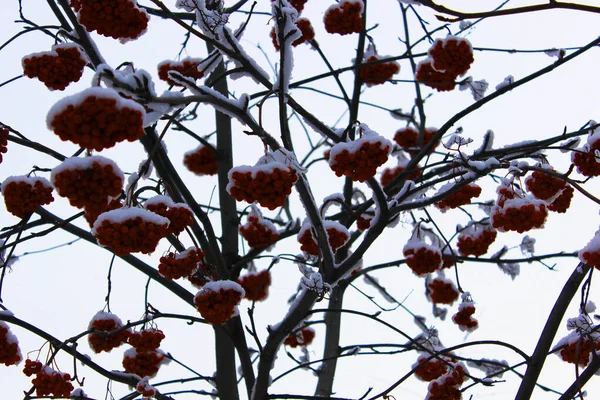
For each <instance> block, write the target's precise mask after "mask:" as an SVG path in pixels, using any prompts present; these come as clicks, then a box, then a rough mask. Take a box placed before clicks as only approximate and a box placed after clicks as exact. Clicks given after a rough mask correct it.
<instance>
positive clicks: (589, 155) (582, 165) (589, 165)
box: [571, 130, 600, 176]
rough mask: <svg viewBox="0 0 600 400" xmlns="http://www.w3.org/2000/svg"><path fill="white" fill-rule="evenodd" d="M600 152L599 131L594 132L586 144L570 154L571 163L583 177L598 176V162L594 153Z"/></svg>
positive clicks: (599, 168)
mask: <svg viewBox="0 0 600 400" xmlns="http://www.w3.org/2000/svg"><path fill="white" fill-rule="evenodd" d="M599 150H600V131H599V130H595V131H593V132H591V133H590V134H589V135H588V137H587V143H586V144H585V145H583V147H581V148H580V149H577V150H576V151H573V152H572V153H571V161H572V162H573V164H575V167H577V171H578V172H579V173H580V174H581V175H584V176H599V175H600V162H598V159H597V158H596V151H599Z"/></svg>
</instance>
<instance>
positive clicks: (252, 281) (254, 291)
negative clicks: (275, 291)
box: [238, 269, 271, 301]
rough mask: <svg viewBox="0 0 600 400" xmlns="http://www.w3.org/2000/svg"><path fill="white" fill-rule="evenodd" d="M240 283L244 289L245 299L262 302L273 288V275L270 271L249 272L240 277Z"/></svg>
mask: <svg viewBox="0 0 600 400" xmlns="http://www.w3.org/2000/svg"><path fill="white" fill-rule="evenodd" d="M238 283H239V284H240V286H241V287H243V288H244V291H245V292H246V294H245V295H244V298H245V299H248V300H250V301H262V300H265V299H266V298H267V297H268V296H269V286H271V273H270V272H269V270H268V269H265V270H264V271H260V272H249V273H247V274H246V275H244V276H240V278H239V279H238Z"/></svg>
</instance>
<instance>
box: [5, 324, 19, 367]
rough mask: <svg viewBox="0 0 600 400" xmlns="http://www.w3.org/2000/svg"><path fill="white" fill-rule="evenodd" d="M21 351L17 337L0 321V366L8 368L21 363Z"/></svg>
mask: <svg viewBox="0 0 600 400" xmlns="http://www.w3.org/2000/svg"><path fill="white" fill-rule="evenodd" d="M22 359H23V357H22V356H21V349H19V341H18V340H17V337H16V336H15V335H14V334H13V333H12V332H11V331H10V327H9V326H8V324H6V323H5V322H3V321H0V364H4V365H6V366H7V367H8V366H9V365H16V364H18V363H20V362H21V360H22Z"/></svg>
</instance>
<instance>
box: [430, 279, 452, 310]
mask: <svg viewBox="0 0 600 400" xmlns="http://www.w3.org/2000/svg"><path fill="white" fill-rule="evenodd" d="M427 288H428V289H429V298H430V299H431V301H432V302H433V304H452V303H454V302H455V301H456V300H457V299H458V296H459V295H460V293H459V292H458V290H457V289H456V286H454V283H452V282H451V281H449V280H447V279H443V278H436V279H433V280H432V281H431V282H429V283H428V284H427Z"/></svg>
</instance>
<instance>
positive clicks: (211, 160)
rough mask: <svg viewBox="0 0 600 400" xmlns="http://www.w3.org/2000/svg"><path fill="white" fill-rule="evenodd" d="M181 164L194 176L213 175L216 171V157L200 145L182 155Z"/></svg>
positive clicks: (208, 149) (211, 151) (217, 169)
mask: <svg viewBox="0 0 600 400" xmlns="http://www.w3.org/2000/svg"><path fill="white" fill-rule="evenodd" d="M183 163H184V164H185V166H186V167H187V169H188V170H190V171H191V172H193V173H194V174H196V175H200V176H202V175H215V174H216V173H217V172H218V171H219V168H218V164H217V155H216V154H215V152H214V151H213V150H211V149H210V148H208V147H206V146H203V145H200V146H198V147H197V148H196V149H194V150H192V151H188V152H187V153H185V154H184V155H183Z"/></svg>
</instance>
